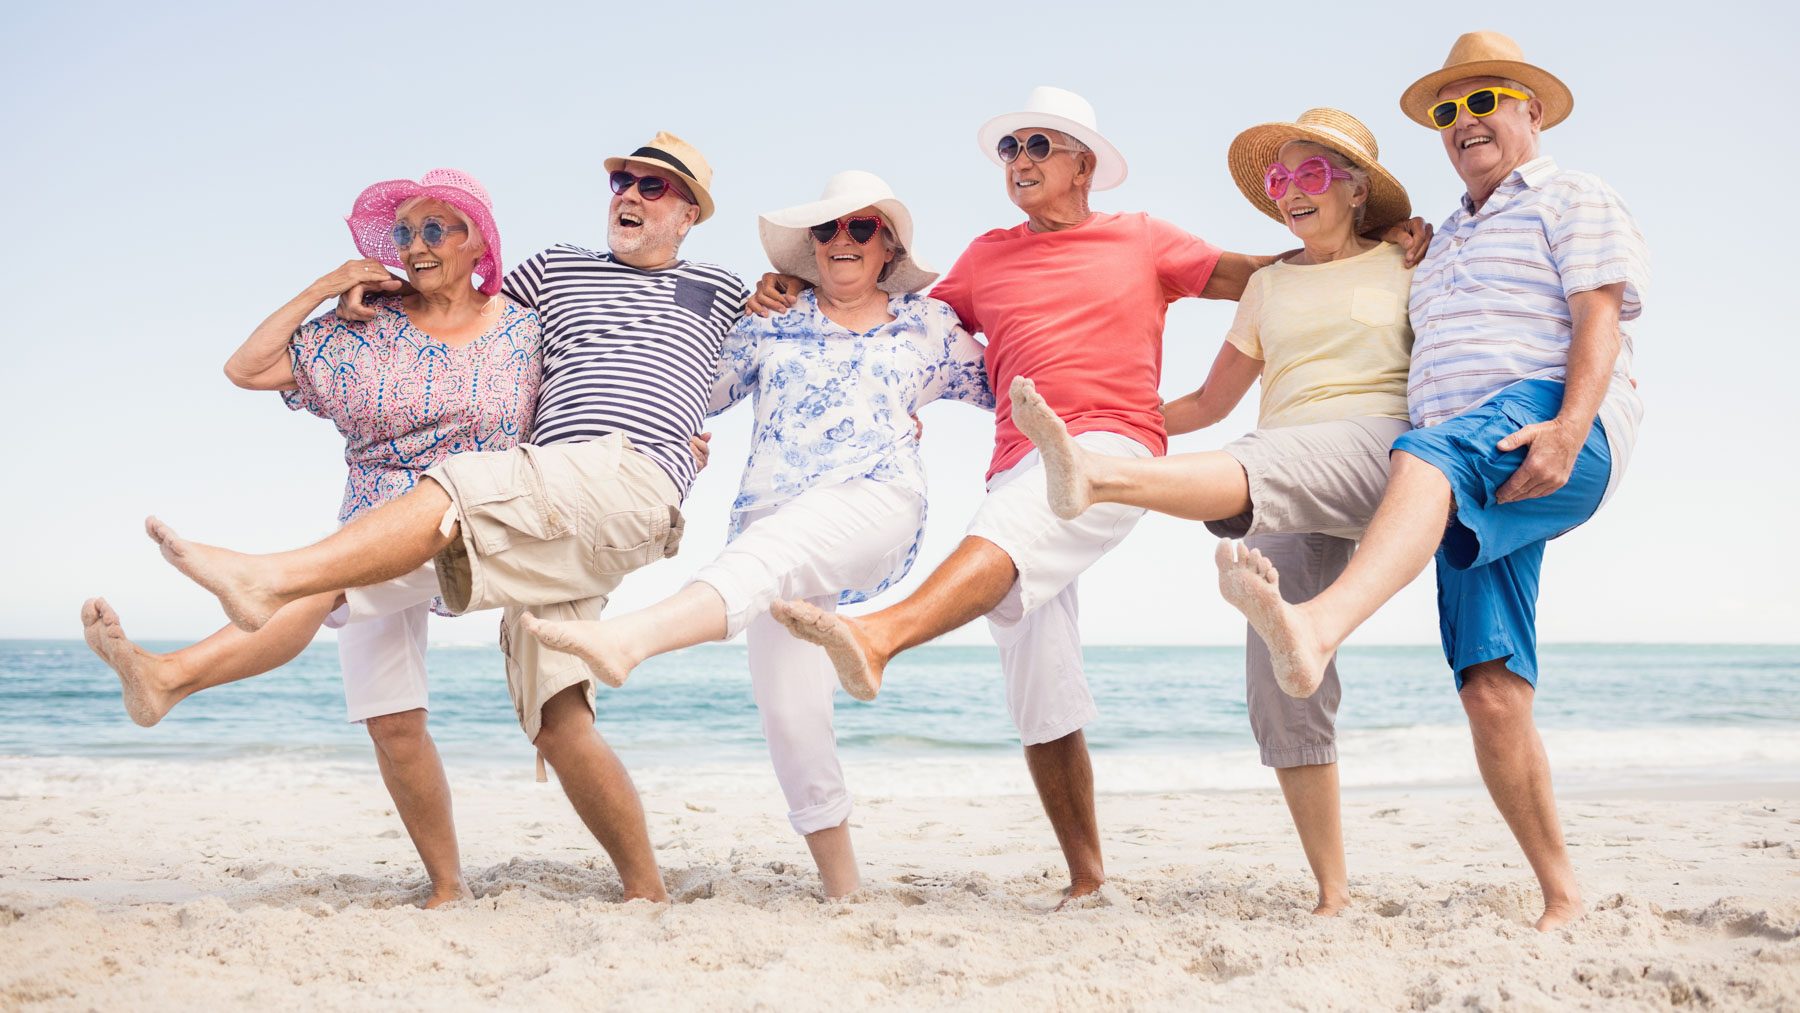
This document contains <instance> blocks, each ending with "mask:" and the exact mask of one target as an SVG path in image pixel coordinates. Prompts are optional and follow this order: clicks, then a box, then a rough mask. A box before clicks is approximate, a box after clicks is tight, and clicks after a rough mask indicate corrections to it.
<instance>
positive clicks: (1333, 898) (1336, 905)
mask: <svg viewBox="0 0 1800 1013" xmlns="http://www.w3.org/2000/svg"><path fill="white" fill-rule="evenodd" d="M1349 906H1350V895H1349V894H1347V893H1331V894H1328V893H1324V892H1321V893H1320V894H1319V903H1318V906H1317V907H1314V908H1313V909H1312V913H1313V914H1316V915H1318V916H1319V917H1321V918H1336V917H1337V916H1338V915H1340V914H1343V913H1344V909H1345V908H1347V907H1349Z"/></svg>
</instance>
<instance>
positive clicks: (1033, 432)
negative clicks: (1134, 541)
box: [1012, 377, 1250, 521]
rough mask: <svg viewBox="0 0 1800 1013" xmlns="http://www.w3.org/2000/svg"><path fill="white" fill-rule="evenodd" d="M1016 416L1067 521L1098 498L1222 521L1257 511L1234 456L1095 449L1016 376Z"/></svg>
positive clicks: (1058, 512) (1189, 517) (1054, 502)
mask: <svg viewBox="0 0 1800 1013" xmlns="http://www.w3.org/2000/svg"><path fill="white" fill-rule="evenodd" d="M1012 402H1013V422H1014V423H1015V424H1017V425H1018V427H1019V430H1020V432H1023V433H1024V434H1025V435H1026V436H1027V437H1029V438H1030V439H1031V442H1032V443H1034V444H1036V445H1037V448H1038V453H1039V455H1040V456H1041V457H1042V458H1043V462H1044V493H1045V495H1046V496H1047V497H1048V498H1049V500H1050V509H1051V510H1052V511H1053V512H1054V513H1055V514H1056V515H1057V516H1058V517H1061V518H1063V519H1065V520H1072V519H1074V518H1076V517H1079V516H1080V515H1081V513H1082V512H1083V511H1085V510H1086V509H1087V508H1088V507H1090V506H1092V505H1093V504H1095V503H1123V504H1125V505H1127V506H1135V507H1143V508H1145V509H1147V510H1155V511H1157V512H1158V513H1164V514H1169V515H1171V516H1174V517H1181V518H1184V519H1187V520H1192V521H1217V520H1225V519H1228V518H1231V517H1236V516H1238V515H1240V514H1242V513H1244V512H1245V511H1247V510H1249V509H1250V481H1249V479H1248V478H1246V477H1245V476H1244V467H1243V465H1241V464H1239V463H1238V462H1237V460H1236V459H1235V458H1233V457H1232V456H1231V455H1229V454H1225V453H1221V452H1219V451H1209V452H1207V453H1202V454H1175V455H1171V456H1168V457H1161V458H1149V457H1146V458H1137V457H1114V456H1112V455H1110V454H1096V453H1094V452H1093V451H1091V450H1087V449H1084V448H1083V447H1081V446H1080V445H1078V444H1077V443H1076V442H1075V440H1074V438H1073V437H1071V436H1070V435H1069V430H1068V427H1067V426H1065V425H1063V422H1062V420H1061V419H1060V418H1058V417H1057V416H1056V413H1055V412H1054V411H1052V410H1051V409H1050V405H1049V404H1048V403H1046V402H1045V401H1044V398H1043V395H1041V394H1039V393H1038V392H1037V388H1036V387H1035V386H1034V385H1033V384H1032V382H1031V381H1030V380H1027V379H1024V378H1023V377H1020V378H1017V379H1014V380H1013V386H1012Z"/></svg>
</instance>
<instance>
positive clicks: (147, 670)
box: [81, 591, 338, 728]
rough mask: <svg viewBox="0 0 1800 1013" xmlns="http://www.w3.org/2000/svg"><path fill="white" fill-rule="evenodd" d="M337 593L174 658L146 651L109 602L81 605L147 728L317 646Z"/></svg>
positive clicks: (88, 629)
mask: <svg viewBox="0 0 1800 1013" xmlns="http://www.w3.org/2000/svg"><path fill="white" fill-rule="evenodd" d="M337 599H338V594H337V592H335V591H330V592H326V593H324V594H318V595H314V596H312V597H310V598H302V599H300V600H299V601H296V602H293V603H291V604H289V605H287V606H285V607H283V608H282V609H280V610H279V611H277V612H276V613H275V615H274V617H273V618H272V619H271V620H270V621H269V623H268V624H267V625H266V626H264V627H263V628H262V629H261V630H258V631H257V632H255V633H246V632H244V631H243V630H240V629H238V628H237V627H235V626H226V627H224V628H223V629H221V630H219V631H218V632H217V633H214V634H213V635H212V636H210V637H207V638H206V639H205V640H202V641H200V642H199V643H197V644H192V645H190V646H188V647H184V648H182V649H180V650H178V651H174V652H171V653H169V654H155V653H152V652H150V651H146V650H144V649H143V648H142V647H139V646H138V645H137V644H136V643H134V642H133V641H132V640H131V639H130V638H129V637H127V636H126V635H125V629H124V627H123V626H122V625H121V624H120V622H119V616H118V613H116V612H114V611H113V609H112V606H110V605H108V604H107V603H106V599H104V598H90V599H88V601H87V602H86V603H85V604H84V605H82V607H81V625H82V633H83V635H84V636H85V637H86V639H87V643H88V646H89V647H90V648H92V649H93V651H94V653H95V654H97V655H99V656H100V660H102V661H104V662H106V664H107V667H109V668H111V669H112V670H113V671H114V672H116V673H117V674H118V676H119V689H120V693H121V695H122V696H123V697H124V700H125V713H126V714H128V715H130V716H131V720H133V721H135V722H137V723H138V724H140V725H143V726H144V727H145V728H148V727H150V726H151V725H154V724H156V723H157V722H158V721H161V720H162V719H163V715H165V714H167V713H168V712H169V710H170V709H171V708H173V707H174V706H175V705H176V704H178V703H180V702H181V701H183V700H185V699H187V698H188V697H190V696H192V695H193V694H195V693H198V692H200V691H201V690H204V689H211V688H212V687H214V686H223V685H224V684H226V683H228V682H236V681H238V680H239V679H248V678H250V677H251V676H253V675H261V674H262V673H264V672H268V671H271V670H273V669H276V668H280V667H281V666H282V665H285V664H287V663H288V662H290V661H292V660H294V658H296V657H298V656H299V654H300V652H301V651H303V650H305V649H306V645H308V644H310V643H312V639H313V635H314V634H315V633H317V632H318V631H319V627H320V625H322V624H323V623H324V622H325V617H326V616H327V615H329V614H330V612H331V609H332V607H333V606H334V605H335V604H336V602H337Z"/></svg>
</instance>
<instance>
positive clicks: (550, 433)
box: [149, 133, 749, 901]
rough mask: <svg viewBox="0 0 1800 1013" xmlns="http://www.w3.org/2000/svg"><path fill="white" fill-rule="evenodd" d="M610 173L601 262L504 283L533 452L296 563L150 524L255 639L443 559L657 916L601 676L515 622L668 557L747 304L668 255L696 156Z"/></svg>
mask: <svg viewBox="0 0 1800 1013" xmlns="http://www.w3.org/2000/svg"><path fill="white" fill-rule="evenodd" d="M606 168H607V170H608V172H609V173H610V179H609V182H610V183H611V186H612V191H613V194H614V196H613V199H612V203H611V204H610V205H609V207H608V218H607V245H608V247H609V250H610V252H607V253H597V252H594V251H591V250H585V249H582V248H580V247H577V246H569V245H560V246H554V247H551V248H550V249H548V250H545V251H544V252H542V253H540V254H538V255H537V256H534V257H532V258H530V259H528V260H526V261H525V262H524V263H523V264H520V265H519V266H518V267H517V268H514V269H513V270H512V272H510V273H509V274H508V275H507V276H506V281H505V285H504V292H505V294H506V296H507V297H508V298H510V299H512V300H513V301H514V302H517V303H519V304H520V305H522V306H526V307H530V308H532V309H535V310H537V312H538V316H539V319H540V320H541V322H542V324H543V331H544V339H543V348H544V378H543V383H542V385H541V386H540V387H539V389H538V402H537V418H536V422H535V423H534V426H533V430H532V433H531V441H530V443H529V444H521V445H520V446H519V447H517V448H516V449H513V450H508V451H501V452H494V453H466V454H456V455H453V456H451V457H450V458H448V459H446V460H445V461H444V462H443V463H441V464H438V465H436V466H434V467H432V468H431V469H430V470H428V471H426V472H425V474H424V476H423V477H422V478H421V479H420V480H419V482H418V485H417V486H415V487H414V489H413V490H412V491H411V492H409V493H407V494H406V495H404V496H401V497H399V498H398V499H395V500H393V501H391V502H389V503H387V504H385V505H383V506H381V507H378V508H376V509H374V510H370V511H368V512H367V513H366V514H364V515H363V516H362V517H361V518H360V519H358V521H357V522H356V523H354V524H349V525H346V526H344V527H343V528H340V529H339V530H338V532H337V533H336V534H333V535H332V536H331V537H329V538H326V539H325V540H324V541H321V542H318V543H316V544H314V545H311V546H308V547H306V548H304V549H298V550H295V551H292V552H283V553H276V554H273V555H265V556H249V555H243V554H240V553H236V552H231V551H229V550H226V549H221V548H217V547H214V546H207V545H201V544H199V543H196V542H190V541H186V540H185V539H182V538H179V537H177V536H176V535H175V533H174V532H173V531H170V530H169V529H168V528H167V527H166V526H164V525H162V524H160V523H159V522H157V521H155V520H154V519H152V521H151V523H150V525H149V527H150V532H151V536H152V537H154V538H155V539H156V540H157V541H158V542H159V543H160V544H161V546H162V550H163V555H164V557H166V558H167V559H168V560H169V561H170V562H171V563H173V564H174V565H175V567H176V568H177V569H179V570H181V572H183V573H185V574H187V575H188V576H189V577H191V578H193V579H194V580H195V581H196V582H198V583H199V584H200V585H201V586H203V587H205V588H206V589H207V590H208V591H211V592H212V593H214V594H216V595H218V596H219V601H220V604H221V605H223V606H224V607H225V614H226V615H227V616H229V617H230V618H231V621H232V622H233V623H235V624H237V625H238V626H239V627H242V628H244V629H248V630H254V629H257V628H259V627H261V626H262V625H263V623H264V622H266V621H267V620H268V618H269V617H270V616H272V615H273V614H274V613H275V611H276V610H277V609H279V608H280V607H281V606H282V605H285V604H287V603H288V602H291V601H295V600H297V599H299V598H303V597H306V596H307V595H310V594H316V593H319V592H322V591H330V590H336V589H341V588H346V587H362V586H365V585H369V584H377V583H381V582H382V581H385V580H389V579H391V578H393V577H397V576H400V575H402V574H406V573H410V572H412V571H413V570H415V569H417V568H419V567H420V566H422V565H424V564H425V563H427V562H431V561H433V560H434V559H435V562H436V568H437V577H438V590H439V592H440V594H441V595H442V597H443V600H444V603H445V605H446V606H447V607H448V608H449V609H450V610H451V611H452V612H455V613H457V614H462V613H465V612H474V611H478V610H481V609H490V608H504V609H505V612H504V614H503V617H502V619H501V625H500V647H501V650H502V651H503V652H504V653H505V655H506V681H507V688H508V689H509V690H510V691H511V693H512V698H513V706H514V708H515V709H516V710H517V712H518V717H519V723H520V725H521V726H523V727H524V729H525V734H526V736H527V737H528V738H530V739H531V740H532V742H533V743H535V744H536V745H537V747H538V751H539V753H540V754H542V756H543V757H544V759H545V760H547V761H548V762H549V763H550V765H551V766H552V767H554V768H555V769H556V775H557V780H559V781H560V782H561V783H562V786H563V791H564V792H565V793H566V794H567V795H568V797H569V801H570V803H572V804H573V805H574V807H575V811H576V813H577V814H579V815H580V817H581V819H582V822H584V823H585V824H587V827H588V829H589V830H590V831H592V832H593V834H594V837H595V838H596V839H598V840H599V842H600V844H601V846H602V847H604V848H605V849H606V852H607V854H608V855H609V856H611V858H612V860H613V864H614V865H615V866H617V867H618V870H619V879H620V881H621V883H622V884H623V886H624V897H625V899H626V900H632V899H636V898H645V899H649V900H655V901H661V900H666V899H667V898H668V894H667V892H666V891H665V890H664V889H663V883H662V875H661V873H660V872H659V871H658V869H657V865H656V855H655V853H654V852H653V851H652V850H651V847H650V835H649V832H648V830H647V828H646V826H645V823H644V809H643V805H642V803H641V802H640V801H639V800H638V795H637V790H636V788H635V787H633V785H632V783H631V777H630V775H629V774H627V773H626V771H625V767H624V765H623V764H621V763H620V762H619V759H618V757H617V756H616V755H615V754H614V753H613V751H612V750H611V748H610V747H608V746H607V744H606V742H605V740H603V739H602V738H601V737H600V734H599V732H598V731H597V730H596V729H595V727H594V688H595V682H594V677H593V673H592V672H591V671H589V669H588V667H587V665H586V664H584V663H583V662H582V661H581V659H580V658H577V657H575V656H574V655H571V654H563V653H561V652H557V651H551V650H548V649H545V648H543V647H541V646H540V645H539V643H538V640H537V638H536V637H531V636H521V635H519V626H518V622H519V617H520V615H521V614H522V613H523V612H524V611H525V610H526V609H527V608H529V609H530V610H531V611H532V612H533V613H535V614H536V615H538V616H539V617H540V618H555V619H563V620H568V619H596V618H598V617H599V615H600V612H601V610H602V609H603V608H604V607H605V605H606V596H607V595H608V594H609V593H610V592H611V591H612V590H613V589H614V588H616V587H617V586H618V585H619V582H620V580H621V579H623V577H624V575H625V574H627V573H630V572H631V571H633V570H635V569H637V568H639V567H641V566H644V565H646V564H648V563H650V562H653V561H655V560H658V559H661V558H663V557H664V556H672V555H674V554H675V549H676V547H677V545H678V544H679V542H680V540H681V529H682V518H681V513H680V510H679V509H678V508H679V506H680V504H681V502H682V500H683V499H684V498H685V497H686V496H687V491H688V487H689V485H691V484H692V482H693V480H694V474H695V471H696V470H697V469H696V457H697V456H698V455H699V454H700V450H699V448H698V447H695V448H694V449H692V450H690V437H692V436H693V435H694V434H695V433H698V432H699V431H700V427H701V423H702V421H703V419H704V418H705V411H706V405H707V401H708V399H709V398H710V397H711V395H712V380H713V372H714V366H715V363H716V362H717V361H718V357H719V349H720V347H721V345H723V343H724V339H725V334H726V333H727V332H728V331H730V330H731V328H732V326H733V325H735V324H736V323H737V321H738V319H739V318H741V317H742V316H743V312H744V311H743V307H744V301H745V299H746V298H747V297H748V295H749V293H748V292H747V291H746V290H745V288H744V284H743V282H742V281H740V280H739V279H738V277H737V276H736V275H734V274H732V273H731V272H730V271H727V270H726V269H724V268H722V267H716V266H714V265H711V264H701V263H696V262H693V261H687V260H682V259H680V257H679V255H678V254H679V251H680V248H681V243H682V240H683V239H684V238H685V237H686V236H687V234H688V231H689V230H690V229H692V228H693V227H694V226H695V225H698V224H699V223H701V222H703V221H705V220H706V219H707V218H709V217H711V216H712V213H713V202H712V196H711V193H710V192H709V186H710V184H711V182H712V169H711V167H710V166H708V165H707V163H706V160H705V159H704V158H702V157H701V155H700V152H698V151H696V150H695V149H694V148H693V147H692V146H691V145H689V144H687V143H686V142H685V141H683V140H681V139H680V138H678V137H676V136H674V135H673V134H667V133H661V134H658V135H656V136H655V137H654V138H652V139H651V141H650V143H649V144H646V145H644V146H643V147H640V148H638V149H637V150H636V151H633V152H632V153H631V154H630V155H627V156H622V157H618V158H611V159H608V160H607V161H606ZM665 198H669V199H665ZM398 285H399V282H398V281H397V280H394V281H390V282H385V283H383V287H386V288H395V287H398ZM496 305H497V304H496ZM338 314H339V315H340V316H341V317H345V318H349V319H365V318H367V317H368V315H369V314H368V312H367V311H366V310H365V308H364V307H363V305H362V293H361V292H360V291H357V290H352V291H351V292H349V293H347V294H346V295H345V297H344V299H343V301H342V302H341V303H340V304H339V306H338Z"/></svg>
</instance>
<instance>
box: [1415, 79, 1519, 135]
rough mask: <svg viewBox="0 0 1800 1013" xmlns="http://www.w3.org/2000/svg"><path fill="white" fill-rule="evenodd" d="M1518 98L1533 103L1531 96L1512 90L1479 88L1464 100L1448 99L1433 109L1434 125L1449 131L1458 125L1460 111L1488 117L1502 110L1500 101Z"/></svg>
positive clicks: (1464, 97) (1432, 119)
mask: <svg viewBox="0 0 1800 1013" xmlns="http://www.w3.org/2000/svg"><path fill="white" fill-rule="evenodd" d="M1502 96H1505V97H1506V98H1516V99H1518V100H1519V101H1520V102H1529V101H1531V96H1530V95H1527V94H1525V93H1524V92H1522V91H1514V90H1512V89H1511V88H1477V89H1475V90H1474V91H1472V92H1470V93H1468V94H1467V95H1464V96H1463V97H1462V98H1453V99H1446V100H1444V101H1442V102H1439V103H1438V104H1437V105H1434V106H1432V107H1431V122H1432V125H1433V126H1435V127H1437V128H1438V129H1439V130H1448V129H1450V128H1451V127H1453V126H1455V125H1456V117H1457V115H1458V110H1460V109H1467V110H1468V111H1469V115H1470V116H1476V117H1480V116H1487V115H1489V114H1491V113H1492V112H1493V111H1494V110H1496V109H1498V108H1500V99H1501V97H1502Z"/></svg>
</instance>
